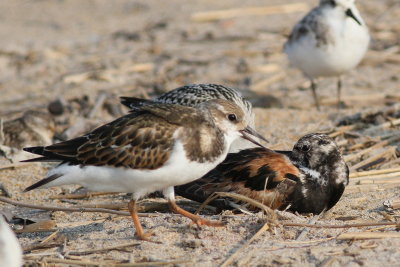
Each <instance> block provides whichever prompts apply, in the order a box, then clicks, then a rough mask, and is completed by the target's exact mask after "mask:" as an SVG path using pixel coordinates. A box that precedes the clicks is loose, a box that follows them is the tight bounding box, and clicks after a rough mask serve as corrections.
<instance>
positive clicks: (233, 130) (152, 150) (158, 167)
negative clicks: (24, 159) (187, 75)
mask: <svg viewBox="0 0 400 267" xmlns="http://www.w3.org/2000/svg"><path fill="white" fill-rule="evenodd" d="M243 118H244V114H243V112H242V110H241V108H240V107H238V106H237V105H236V104H234V103H231V102H229V101H226V100H213V101H208V102H205V103H203V104H201V105H200V106H198V108H192V107H185V106H180V105H173V104H149V105H144V106H142V107H140V108H138V109H136V110H134V111H132V112H131V113H130V114H127V115H125V116H123V117H121V118H119V119H117V120H115V121H113V122H110V123H108V124H106V125H103V126H101V127H99V128H97V129H96V130H94V131H92V132H90V133H88V134H86V135H84V136H81V137H78V138H75V139H71V140H69V141H65V142H61V143H58V144H54V145H51V146H47V147H29V148H25V149H24V150H25V151H28V152H31V153H34V154H38V155H41V156H42V157H40V158H37V159H33V160H28V161H48V160H57V161H61V164H60V165H58V166H57V167H56V168H54V169H53V170H50V172H49V173H48V175H47V177H46V178H44V179H43V180H41V181H39V182H37V183H36V184H33V185H31V186H29V187H28V188H27V189H26V191H29V190H32V189H35V188H41V187H50V186H57V185H63V184H80V185H83V186H85V187H87V188H89V189H90V190H94V191H106V192H126V193H133V199H132V200H131V202H130V203H129V206H128V207H129V211H130V213H131V216H132V219H133V223H134V225H135V228H136V235H137V236H138V237H139V238H140V239H142V240H147V239H148V235H146V234H145V233H144V231H143V229H142V227H141V225H140V222H139V218H138V216H137V210H136V201H137V200H138V199H139V198H141V197H143V196H145V195H146V194H148V193H151V192H154V191H157V190H163V193H164V196H165V197H166V198H167V199H168V201H169V205H170V208H171V210H172V211H174V212H177V213H180V214H182V215H184V216H186V217H188V218H190V219H192V220H193V221H194V222H195V223H196V224H198V225H210V226H220V225H221V223H220V222H214V221H208V220H205V219H202V218H200V217H199V216H196V215H194V214H191V213H189V212H187V211H185V210H183V209H181V208H179V207H178V206H177V205H176V203H175V195H174V186H176V185H181V184H185V183H188V182H191V181H193V180H195V179H198V178H200V177H201V176H203V175H204V174H205V173H207V172H208V171H210V170H211V169H213V168H214V167H215V166H217V165H218V164H219V163H221V162H222V161H223V160H224V159H225V157H226V155H227V153H228V150H229V147H230V145H231V144H232V142H233V141H234V140H235V139H237V138H240V137H242V138H245V139H247V140H253V139H252V138H251V135H253V136H254V135H255V136H257V137H259V138H262V137H261V136H259V135H258V134H257V133H256V132H254V131H253V130H252V129H251V128H250V127H248V126H247V124H246V122H245V121H244V119H243ZM253 142H255V143H257V142H256V141H254V140H253Z"/></svg>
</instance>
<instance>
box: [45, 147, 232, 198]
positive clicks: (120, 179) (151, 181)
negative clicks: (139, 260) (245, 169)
mask: <svg viewBox="0 0 400 267" xmlns="http://www.w3.org/2000/svg"><path fill="white" fill-rule="evenodd" d="M226 150H227V149H226ZM226 152H227V151H225V153H223V154H222V155H221V156H220V157H219V158H218V159H217V160H215V161H213V162H204V163H198V162H195V161H190V160H189V159H187V158H186V155H185V152H184V150H183V145H182V144H181V143H180V142H177V144H176V145H175V148H174V151H173V152H172V153H171V158H170V159H169V160H168V161H167V162H166V163H165V164H164V165H163V166H162V167H160V168H158V169H155V170H137V169H127V168H113V167H109V166H83V167H80V166H76V165H73V166H71V165H67V164H64V165H60V166H58V167H56V168H54V169H53V170H51V171H50V172H49V174H48V176H50V175H52V174H63V176H61V177H60V178H57V179H55V180H54V181H52V182H50V183H48V184H46V186H45V187H52V186H58V185H65V184H80V185H82V186H84V187H87V188H88V189H89V190H93V191H103V192H121V193H133V194H134V198H140V197H142V196H144V195H146V194H148V193H151V192H154V191H157V190H162V189H165V188H167V187H170V186H176V185H181V184H185V183H189V182H191V181H194V180H196V179H198V178H200V177H202V176H203V175H204V174H206V173H207V172H208V171H210V170H211V169H213V168H215V167H216V166H217V165H218V164H219V163H221V162H222V161H223V160H224V159H225V157H226V154H227V153H226Z"/></svg>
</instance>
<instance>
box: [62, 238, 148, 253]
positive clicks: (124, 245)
mask: <svg viewBox="0 0 400 267" xmlns="http://www.w3.org/2000/svg"><path fill="white" fill-rule="evenodd" d="M140 244H141V243H140V242H137V241H136V242H131V243H128V244H122V245H116V246H112V247H107V248H98V249H90V250H80V251H69V252H67V253H66V254H65V255H74V256H83V255H88V254H93V253H99V252H105V251H109V250H119V249H123V248H127V247H132V246H137V245H140Z"/></svg>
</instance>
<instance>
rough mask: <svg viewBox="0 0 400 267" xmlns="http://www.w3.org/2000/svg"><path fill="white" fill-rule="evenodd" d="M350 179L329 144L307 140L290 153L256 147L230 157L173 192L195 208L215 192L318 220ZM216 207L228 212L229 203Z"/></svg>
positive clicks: (316, 137) (324, 139)
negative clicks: (190, 202) (190, 201)
mask: <svg viewBox="0 0 400 267" xmlns="http://www.w3.org/2000/svg"><path fill="white" fill-rule="evenodd" d="M348 179H349V170H348V167H347V165H346V163H345V162H344V160H343V158H342V155H341V153H340V151H339V149H338V147H337V146H336V144H335V142H334V141H333V140H332V138H330V137H329V136H327V135H324V134H308V135H305V136H304V137H302V138H301V139H300V140H299V141H298V142H297V143H296V144H295V146H294V147H293V150H292V151H272V150H268V149H265V148H261V147H259V148H251V149H245V150H242V151H240V152H238V153H230V154H228V156H227V157H226V159H225V160H224V161H223V162H222V163H221V164H219V165H218V166H217V167H216V168H215V169H214V170H212V171H210V172H209V173H207V174H206V175H204V176H203V177H202V178H201V179H198V180H196V181H194V182H192V183H189V184H185V185H181V186H177V187H176V188H175V192H176V193H177V194H178V195H181V196H183V197H186V198H189V199H192V200H195V201H199V202H203V201H205V200H206V199H207V198H208V197H209V196H210V195H211V194H212V193H214V192H234V193H238V194H242V195H245V196H247V197H249V198H252V199H255V200H257V201H259V202H261V203H264V204H265V205H267V206H269V207H270V208H272V209H280V210H285V209H287V210H290V211H293V212H299V213H314V214H319V213H321V212H322V211H324V210H329V209H330V208H332V207H333V206H334V205H335V204H336V203H337V202H338V201H339V199H340V197H341V196H342V194H343V191H344V189H345V186H346V185H347V184H348ZM214 203H215V204H217V205H218V207H219V208H228V207H229V201H217V202H214ZM211 205H212V204H211Z"/></svg>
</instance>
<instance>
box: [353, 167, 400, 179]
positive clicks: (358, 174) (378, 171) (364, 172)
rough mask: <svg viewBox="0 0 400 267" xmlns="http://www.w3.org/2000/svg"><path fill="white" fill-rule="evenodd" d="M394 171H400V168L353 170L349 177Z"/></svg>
mask: <svg viewBox="0 0 400 267" xmlns="http://www.w3.org/2000/svg"><path fill="white" fill-rule="evenodd" d="M392 172H400V168H390V169H383V170H372V171H363V172H353V173H350V175H349V178H358V177H363V176H372V175H378V174H386V173H392Z"/></svg>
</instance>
